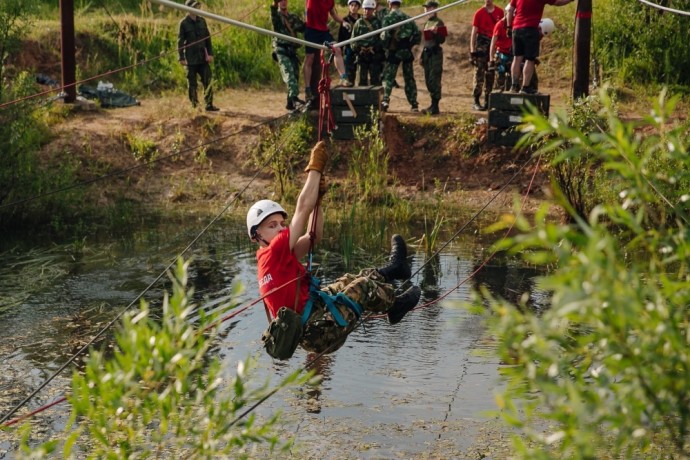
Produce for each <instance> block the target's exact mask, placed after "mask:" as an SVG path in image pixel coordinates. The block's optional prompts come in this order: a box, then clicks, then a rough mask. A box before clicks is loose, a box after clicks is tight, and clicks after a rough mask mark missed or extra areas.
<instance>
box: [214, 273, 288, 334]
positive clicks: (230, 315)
mask: <svg viewBox="0 0 690 460" xmlns="http://www.w3.org/2000/svg"><path fill="white" fill-rule="evenodd" d="M300 278H301V276H297V277H295V278H293V279H291V280H290V281H287V282H285V283H283V284H281V285H280V286H278V287H275V288H273V289H271V290H270V291H268V292H267V293H266V294H264V295H263V296H261V297H259V298H258V299H256V300H253V301H252V302H250V303H249V304H248V305H246V306H244V307H242V308H240V309H238V310H235V311H233V312H232V313H230V314H228V315H226V316H223V317H222V318H221V319H219V320H218V321H216V322H215V323H213V324H209V325H208V326H206V327H205V328H204V330H203V331H201V332H206V331H208V330H209V329H211V328H213V327H215V326H217V325H219V324H221V323H224V322H225V321H227V320H229V319H232V318H234V317H235V316H237V315H239V314H240V313H242V312H243V311H245V310H246V309H247V308H249V307H252V306H254V305H256V304H257V303H259V302H260V301H262V300H264V299H265V298H266V297H268V296H269V295H271V294H273V293H274V292H276V291H277V290H279V289H283V288H284V287H285V286H287V285H288V284H290V283H294V282H295V281H297V280H298V279H300Z"/></svg>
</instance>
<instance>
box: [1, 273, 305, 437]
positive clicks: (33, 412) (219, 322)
mask: <svg viewBox="0 0 690 460" xmlns="http://www.w3.org/2000/svg"><path fill="white" fill-rule="evenodd" d="M299 278H301V277H300V276H298V277H296V278H294V279H291V280H290V281H287V282H286V283H284V284H282V285H280V286H278V287H275V288H273V289H271V290H270V291H268V292H267V293H266V294H265V295H263V296H261V297H259V298H258V299H256V300H254V301H252V302H251V303H249V304H247V305H246V306H244V307H242V308H240V309H239V310H235V311H233V312H232V313H230V314H228V315H226V316H224V317H222V318H221V319H220V320H218V321H216V322H215V323H213V324H210V325H208V326H206V327H205V328H204V329H203V331H201V332H202V333H203V332H206V331H208V330H209V329H211V328H213V327H215V326H218V325H219V324H221V323H223V322H225V321H227V320H229V319H232V318H234V317H235V316H237V315H239V314H240V313H242V312H243V311H245V310H247V309H248V308H249V307H251V306H253V305H256V304H257V303H259V302H260V301H262V300H263V299H265V298H266V297H268V296H269V295H271V294H273V293H274V292H276V291H277V290H279V289H282V288H284V287H285V286H287V285H288V284H290V283H294V282H295V281H297V280H298V279H299ZM65 401H67V397H66V396H61V397H59V398H58V399H56V400H55V401H53V402H51V403H49V404H46V405H45V406H41V407H39V408H37V409H35V410H33V411H31V412H29V413H28V414H24V415H22V416H21V417H17V418H15V419H12V420H10V421H8V422H5V423H3V424H2V425H0V427H2V428H5V427H10V426H12V425H15V424H17V423H19V422H21V421H22V420H25V419H27V418H29V417H33V416H34V415H36V414H38V413H40V412H43V411H45V410H48V409H50V408H51V407H53V406H55V405H57V404H60V403H63V402H65Z"/></svg>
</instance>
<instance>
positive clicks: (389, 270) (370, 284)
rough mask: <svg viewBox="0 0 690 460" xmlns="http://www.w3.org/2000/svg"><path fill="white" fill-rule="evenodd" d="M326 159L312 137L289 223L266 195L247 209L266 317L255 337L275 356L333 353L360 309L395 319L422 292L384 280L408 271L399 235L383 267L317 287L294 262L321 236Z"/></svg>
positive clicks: (323, 148)
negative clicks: (399, 288) (299, 350)
mask: <svg viewBox="0 0 690 460" xmlns="http://www.w3.org/2000/svg"><path fill="white" fill-rule="evenodd" d="M327 160H328V152H327V150H326V144H325V143H324V142H323V141H319V142H318V143H317V144H316V145H315V146H314V148H313V149H312V151H311V157H310V159H309V164H308V165H307V167H306V169H305V171H306V172H307V180H306V182H305V184H304V187H303V188H302V191H301V192H300V194H299V197H298V199H297V206H296V209H295V214H294V216H293V218H292V220H291V221H290V223H289V224H288V223H287V222H286V219H287V217H288V214H287V212H286V211H285V210H284V209H283V207H282V206H281V205H280V204H278V203H276V202H274V201H271V200H261V201H258V202H256V203H255V204H254V205H252V207H251V208H249V212H248V213H247V231H248V233H249V237H250V238H251V240H252V241H254V242H256V243H258V244H259V249H258V251H257V253H256V259H257V263H258V275H257V277H258V281H259V291H260V293H261V295H262V296H265V298H264V303H265V305H266V309H267V312H268V315H269V321H271V323H270V325H269V327H268V329H267V330H266V331H265V332H264V334H263V336H262V341H263V342H264V346H265V348H266V351H267V352H268V353H269V354H270V355H271V356H272V357H274V358H277V359H288V358H290V357H291V356H292V354H293V353H294V351H295V349H296V348H297V346H298V345H301V346H302V348H304V349H305V350H307V351H312V352H316V353H322V352H328V353H330V352H333V351H335V350H337V349H338V348H340V347H341V346H342V345H343V344H344V343H345V340H346V338H347V335H348V334H349V333H350V332H351V331H352V330H353V329H354V328H355V325H356V323H357V320H358V319H359V318H360V317H361V315H362V314H363V312H376V313H387V315H388V320H389V322H390V323H391V324H396V323H398V322H400V321H401V320H402V318H403V317H404V316H405V314H406V313H407V312H409V311H410V310H412V309H413V308H414V307H415V306H416V305H417V302H418V301H419V297H420V295H421V290H420V289H419V287H418V286H412V287H411V288H409V289H408V290H407V291H405V292H404V293H403V294H401V295H400V296H398V297H396V296H395V288H394V286H393V285H392V284H391V283H392V282H393V281H394V280H406V279H408V278H409V277H410V266H409V264H408V263H407V260H406V258H407V247H406V245H405V240H404V239H403V238H402V237H401V236H400V235H394V236H393V237H392V239H391V256H390V261H389V263H388V264H387V265H386V266H384V267H382V268H369V269H364V270H362V271H361V272H359V274H357V275H352V274H345V275H343V276H342V277H340V278H338V279H337V280H336V281H335V282H334V283H332V284H330V285H328V286H325V287H323V288H320V287H319V282H318V280H317V279H316V278H314V277H312V276H311V274H310V273H309V272H308V271H307V269H305V267H304V266H303V264H302V262H301V260H302V259H303V258H304V257H305V256H307V255H308V254H311V252H312V250H313V246H314V245H315V244H316V243H318V242H319V241H320V240H321V237H322V235H323V212H322V210H321V206H320V203H321V200H322V198H323V195H324V194H325V192H326V182H325V178H324V176H323V171H324V168H325V166H326V161H327ZM307 225H309V227H310V228H307ZM309 259H311V256H310V257H309ZM309 262H311V260H310V261H309Z"/></svg>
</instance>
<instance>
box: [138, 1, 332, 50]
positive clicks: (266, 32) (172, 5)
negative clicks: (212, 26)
mask: <svg viewBox="0 0 690 460" xmlns="http://www.w3.org/2000/svg"><path fill="white" fill-rule="evenodd" d="M151 1H153V2H154V3H159V4H161V5H165V6H169V7H170V8H174V9H177V10H182V11H186V12H188V13H192V14H195V15H197V16H203V17H205V18H209V19H215V20H216V21H219V22H224V23H226V24H232V25H233V26H237V27H241V28H243V29H249V30H252V31H254V32H258V33H260V34H264V35H270V36H272V37H276V38H280V39H281V40H286V41H289V42H292V43H297V44H299V45H304V46H311V47H312V48H319V49H322V50H327V49H328V47H327V46H324V45H319V44H317V43H311V42H308V41H305V40H300V39H299V38H295V37H291V36H289V35H283V34H279V33H278V32H274V31H272V30H266V29H262V28H261V27H256V26H253V25H251V24H245V23H244V22H240V21H235V20H234V19H230V18H226V17H225V16H220V15H217V14H213V13H209V12H208V11H202V10H199V9H197V8H192V7H190V6H186V5H181V4H179V3H175V2H171V1H170V0H151Z"/></svg>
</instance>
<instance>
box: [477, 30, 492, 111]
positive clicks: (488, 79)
mask: <svg viewBox="0 0 690 460" xmlns="http://www.w3.org/2000/svg"><path fill="white" fill-rule="evenodd" d="M490 45H491V41H488V42H487V41H485V40H483V39H482V38H479V39H477V51H478V52H481V53H483V55H482V56H481V57H478V58H477V68H476V69H475V71H474V79H473V81H472V84H473V85H474V90H473V91H472V96H474V98H475V99H479V97H480V96H481V95H482V88H483V89H484V97H485V98H486V99H488V98H489V93H490V92H491V90H492V88H493V87H494V75H495V72H494V71H493V70H489V46H490Z"/></svg>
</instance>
